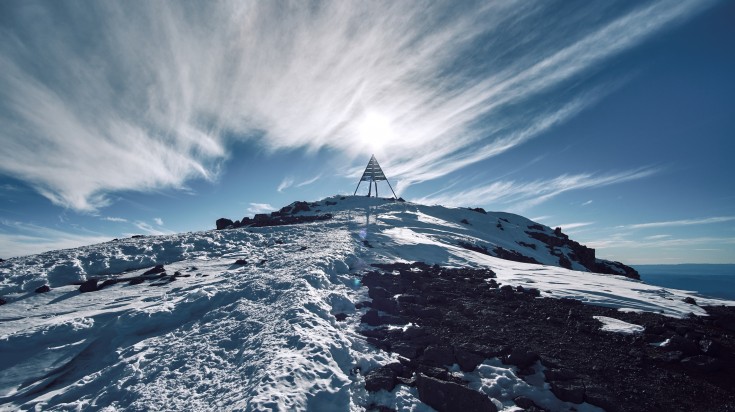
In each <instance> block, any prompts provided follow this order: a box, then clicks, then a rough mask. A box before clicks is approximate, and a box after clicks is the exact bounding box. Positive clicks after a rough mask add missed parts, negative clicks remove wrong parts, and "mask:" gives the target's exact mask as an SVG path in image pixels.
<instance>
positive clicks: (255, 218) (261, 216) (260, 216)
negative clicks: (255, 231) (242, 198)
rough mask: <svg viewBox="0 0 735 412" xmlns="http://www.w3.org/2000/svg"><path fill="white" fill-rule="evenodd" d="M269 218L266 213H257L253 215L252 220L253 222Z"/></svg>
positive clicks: (264, 220) (260, 221) (265, 220)
mask: <svg viewBox="0 0 735 412" xmlns="http://www.w3.org/2000/svg"><path fill="white" fill-rule="evenodd" d="M269 219H270V217H269V216H268V214H266V213H258V214H256V215H255V216H253V221H254V222H255V223H262V222H267V221H268V220H269Z"/></svg>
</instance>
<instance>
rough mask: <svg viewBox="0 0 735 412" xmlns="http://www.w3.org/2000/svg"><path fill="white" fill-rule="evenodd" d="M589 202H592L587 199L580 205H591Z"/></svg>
mask: <svg viewBox="0 0 735 412" xmlns="http://www.w3.org/2000/svg"><path fill="white" fill-rule="evenodd" d="M591 204H592V201H591V200H588V201H586V202H584V203H582V206H588V205H591Z"/></svg>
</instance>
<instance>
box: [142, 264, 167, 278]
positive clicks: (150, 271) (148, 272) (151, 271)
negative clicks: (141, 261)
mask: <svg viewBox="0 0 735 412" xmlns="http://www.w3.org/2000/svg"><path fill="white" fill-rule="evenodd" d="M165 271H166V269H164V267H163V265H156V266H154V267H153V268H151V269H148V270H146V271H145V272H143V276H146V275H153V274H155V273H163V272H165Z"/></svg>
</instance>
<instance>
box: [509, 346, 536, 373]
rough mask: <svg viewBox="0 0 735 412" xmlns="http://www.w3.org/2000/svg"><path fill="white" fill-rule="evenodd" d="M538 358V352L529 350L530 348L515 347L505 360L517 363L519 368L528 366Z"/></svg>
mask: <svg viewBox="0 0 735 412" xmlns="http://www.w3.org/2000/svg"><path fill="white" fill-rule="evenodd" d="M537 360H539V355H538V353H536V352H533V351H531V350H528V348H523V347H518V348H514V349H513V351H512V352H511V353H510V355H508V356H507V357H506V358H505V359H503V362H504V363H510V364H512V365H516V366H518V367H519V368H527V367H529V366H531V365H533V364H534V363H535V362H536V361H537Z"/></svg>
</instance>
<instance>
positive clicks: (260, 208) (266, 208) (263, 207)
mask: <svg viewBox="0 0 735 412" xmlns="http://www.w3.org/2000/svg"><path fill="white" fill-rule="evenodd" d="M273 210H276V209H275V208H274V207H273V206H271V205H269V204H268V203H250V207H249V208H248V212H250V213H266V212H271V211H273Z"/></svg>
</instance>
